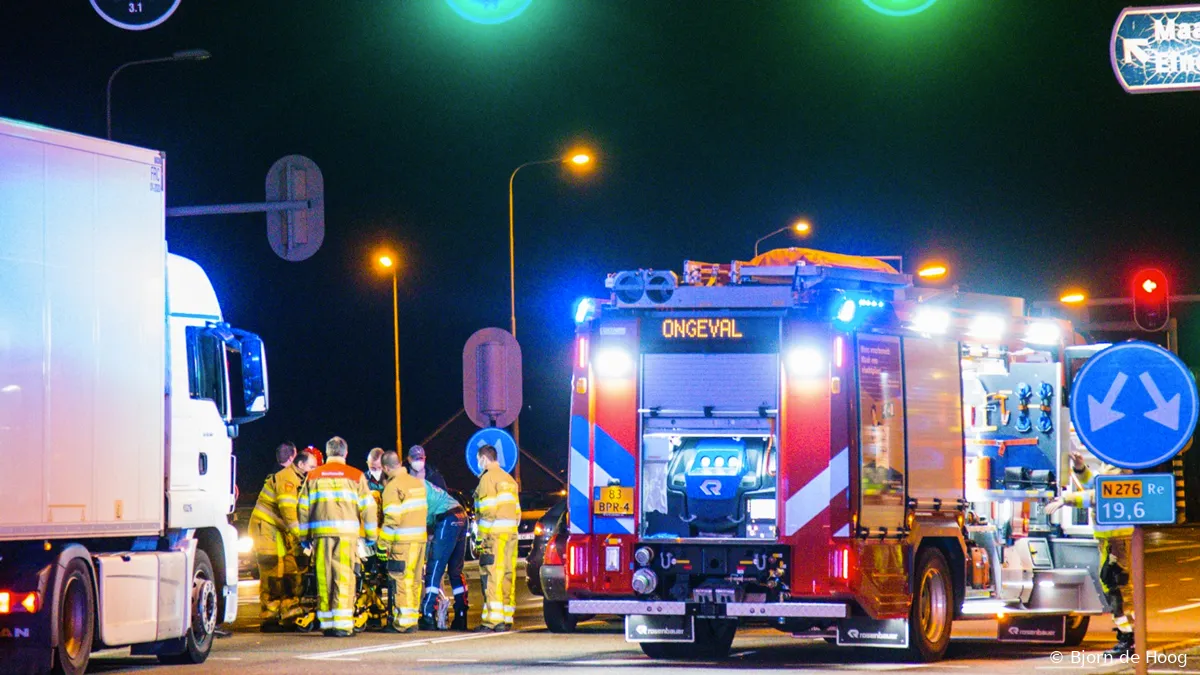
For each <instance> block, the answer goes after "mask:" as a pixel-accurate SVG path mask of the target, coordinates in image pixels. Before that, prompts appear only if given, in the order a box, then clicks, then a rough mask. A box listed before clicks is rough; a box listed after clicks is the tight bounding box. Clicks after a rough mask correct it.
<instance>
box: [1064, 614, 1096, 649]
mask: <svg viewBox="0 0 1200 675" xmlns="http://www.w3.org/2000/svg"><path fill="white" fill-rule="evenodd" d="M1091 620H1092V617H1090V616H1068V617H1067V639H1066V640H1065V641H1064V642H1063V645H1065V646H1067V647H1077V646H1079V644H1080V643H1082V642H1083V638H1085V637H1087V632H1088V624H1089V623H1091Z"/></svg>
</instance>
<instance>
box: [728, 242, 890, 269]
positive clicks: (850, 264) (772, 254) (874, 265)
mask: <svg viewBox="0 0 1200 675" xmlns="http://www.w3.org/2000/svg"><path fill="white" fill-rule="evenodd" d="M748 264H749V265H754V266H756V267H783V266H788V265H801V264H804V265H819V266H822V267H844V268H849V269H855V270H868V271H871V272H884V273H886V274H898V272H897V271H896V268H894V267H892V266H891V265H889V264H887V263H885V262H884V261H882V260H878V259H876V258H868V257H865V256H861V255H845V254H843V253H830V252H828V251H818V250H816V249H815V248H777V249H774V250H772V251H767V252H766V253H763V254H762V255H759V256H758V257H756V258H754V259H753V260H751V261H750V262H749V263H748Z"/></svg>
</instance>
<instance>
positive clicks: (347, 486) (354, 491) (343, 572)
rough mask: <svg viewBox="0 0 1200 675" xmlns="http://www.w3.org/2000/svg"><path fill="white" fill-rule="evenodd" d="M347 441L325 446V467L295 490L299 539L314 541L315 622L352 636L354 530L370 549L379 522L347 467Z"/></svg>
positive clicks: (360, 479)
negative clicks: (306, 538) (297, 502)
mask: <svg viewBox="0 0 1200 675" xmlns="http://www.w3.org/2000/svg"><path fill="white" fill-rule="evenodd" d="M347 450H348V448H347V446H346V441H344V440H342V439H341V438H339V437H337V436H334V437H333V438H331V439H329V442H328V443H326V444H325V455H326V456H327V457H328V460H327V461H326V462H325V464H322V465H321V466H319V467H317V468H315V469H313V470H312V471H310V472H309V473H308V478H307V480H306V481H305V482H304V486H303V487H302V488H301V489H300V500H299V507H298V515H299V520H300V532H301V535H302V536H305V537H309V538H311V539H313V541H314V542H315V544H316V550H315V551H314V552H313V563H314V565H315V566H316V568H317V621H318V622H319V623H320V625H321V629H322V630H323V631H324V632H325V635H326V636H327V637H351V636H353V635H354V600H355V598H354V585H355V580H354V564H355V562H357V557H358V551H357V549H358V539H359V531H360V528H361V531H362V533H363V536H364V538H366V539H367V541H368V543H369V544H370V545H371V546H374V544H375V536H376V532H377V530H378V524H377V522H376V519H375V518H376V516H375V499H374V498H373V497H372V496H371V491H370V489H369V488H368V487H367V479H366V477H365V476H363V473H362V472H361V471H359V470H358V469H356V468H354V467H352V466H349V465H347V464H346V453H347Z"/></svg>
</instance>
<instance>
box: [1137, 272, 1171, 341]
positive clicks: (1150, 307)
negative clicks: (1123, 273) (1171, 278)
mask: <svg viewBox="0 0 1200 675" xmlns="http://www.w3.org/2000/svg"><path fill="white" fill-rule="evenodd" d="M1169 296H1170V292H1169V290H1168V289H1167V275H1165V274H1163V273H1162V272H1160V271H1159V270H1155V269H1148V270H1142V271H1140V272H1138V273H1137V274H1135V275H1134V277H1133V320H1134V322H1135V323H1136V324H1137V325H1138V328H1141V329H1142V330H1144V331H1150V332H1157V331H1160V330H1162V329H1164V328H1166V327H1167V321H1168V320H1169V319H1170V318H1171V303H1170V300H1169Z"/></svg>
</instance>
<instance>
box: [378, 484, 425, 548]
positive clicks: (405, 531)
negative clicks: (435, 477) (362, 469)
mask: <svg viewBox="0 0 1200 675" xmlns="http://www.w3.org/2000/svg"><path fill="white" fill-rule="evenodd" d="M427 511H428V507H427V505H426V501H425V481H423V480H421V479H420V478H414V477H413V476H410V475H408V471H407V470H405V469H404V467H400V468H399V469H397V472H396V475H394V476H392V479H391V480H389V481H388V483H387V486H386V487H385V488H383V532H382V533H381V534H380V536H379V538H380V540H381V541H383V542H385V543H389V544H392V543H397V542H415V541H425V514H426V512H427Z"/></svg>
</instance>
